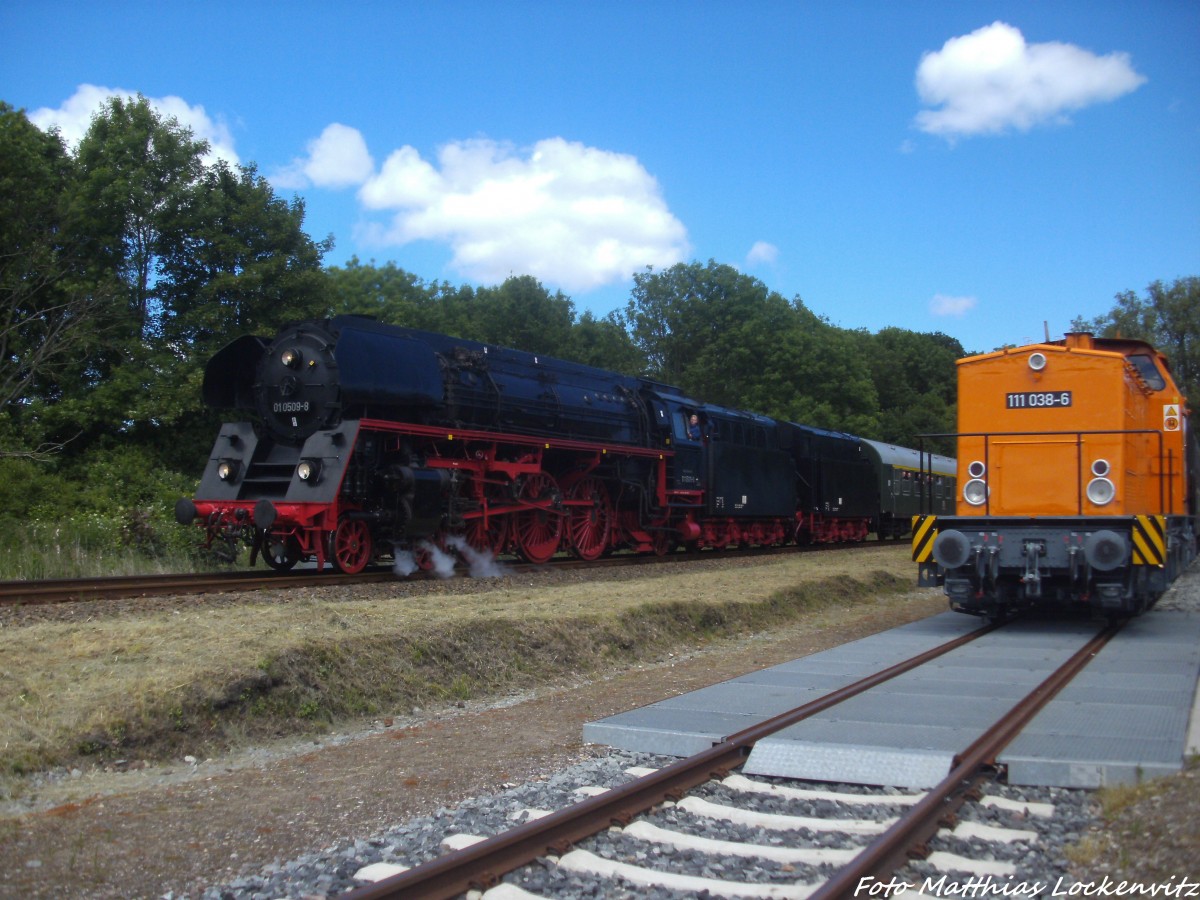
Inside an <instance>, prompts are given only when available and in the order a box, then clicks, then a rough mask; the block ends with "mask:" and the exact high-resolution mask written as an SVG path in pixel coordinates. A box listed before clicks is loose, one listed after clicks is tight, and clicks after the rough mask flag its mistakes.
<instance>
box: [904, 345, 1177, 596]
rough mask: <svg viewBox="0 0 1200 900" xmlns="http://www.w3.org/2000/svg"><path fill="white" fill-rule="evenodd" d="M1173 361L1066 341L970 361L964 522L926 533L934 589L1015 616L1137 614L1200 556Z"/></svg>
mask: <svg viewBox="0 0 1200 900" xmlns="http://www.w3.org/2000/svg"><path fill="white" fill-rule="evenodd" d="M1189 421H1190V419H1189V411H1188V408H1187V401H1186V400H1185V398H1184V397H1183V396H1182V394H1181V393H1180V390H1179V387H1178V386H1177V385H1176V383H1175V381H1174V380H1173V379H1172V377H1171V370H1170V366H1169V364H1168V361H1167V358H1166V357H1165V356H1164V355H1163V354H1162V353H1160V352H1158V351H1156V350H1155V349H1154V348H1153V347H1151V346H1150V345H1149V344H1146V343H1144V342H1142V341H1135V340H1118V339H1104V338H1096V337H1093V336H1092V335H1090V334H1084V333H1079V334H1068V335H1066V337H1065V339H1064V340H1062V341H1057V342H1052V343H1044V344H1034V345H1030V346H1026V347H1016V348H1012V349H1008V350H1002V351H997V352H995V353H988V354H983V355H980V356H971V357H966V358H964V359H960V360H959V361H958V432H959V433H958V434H957V435H956V437H957V442H958V458H959V459H960V460H966V461H967V463H966V467H967V468H966V472H967V477H966V480H965V482H964V483H963V484H962V493H961V495H960V496H959V498H958V502H957V510H956V512H955V514H954V515H949V516H940V517H927V518H922V519H920V520H919V521H918V522H917V523H916V527H915V529H914V534H913V558H914V560H915V561H916V562H918V563H919V564H920V567H921V583H923V584H932V583H942V584H943V586H944V588H945V591H946V594H947V596H948V597H949V601H950V606H951V608H953V609H956V610H959V611H961V612H966V613H972V614H975V615H980V616H986V617H989V618H1003V617H1005V616H1007V615H1008V614H1010V613H1012V612H1014V611H1016V610H1018V609H1021V608H1024V607H1031V606H1043V605H1058V606H1076V607H1088V608H1093V609H1098V610H1100V611H1102V612H1104V613H1107V614H1110V615H1131V614H1137V613H1140V612H1142V611H1143V610H1145V609H1147V608H1149V607H1150V606H1151V605H1153V604H1154V602H1155V601H1156V600H1157V599H1158V598H1159V596H1160V595H1161V594H1162V593H1163V592H1164V591H1165V590H1166V588H1167V586H1168V585H1169V584H1170V583H1171V581H1173V580H1174V578H1175V577H1176V576H1177V575H1178V574H1179V573H1180V572H1182V571H1183V569H1184V568H1186V567H1187V565H1188V564H1189V563H1190V562H1191V560H1192V559H1193V558H1194V557H1195V555H1196V549H1197V548H1196V535H1197V531H1198V530H1200V516H1198V513H1200V441H1197V435H1196V433H1195V431H1194V430H1193V429H1192V428H1190V427H1189Z"/></svg>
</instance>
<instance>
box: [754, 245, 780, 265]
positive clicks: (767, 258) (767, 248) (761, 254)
mask: <svg viewBox="0 0 1200 900" xmlns="http://www.w3.org/2000/svg"><path fill="white" fill-rule="evenodd" d="M778 258H779V248H778V247H776V246H775V245H774V244H768V243H767V242H766V241H755V242H754V246H753V247H751V248H750V252H749V253H747V254H746V264H747V265H750V266H756V265H759V264H763V263H765V264H768V265H769V264H770V263H773V262H775V260H777V259H778Z"/></svg>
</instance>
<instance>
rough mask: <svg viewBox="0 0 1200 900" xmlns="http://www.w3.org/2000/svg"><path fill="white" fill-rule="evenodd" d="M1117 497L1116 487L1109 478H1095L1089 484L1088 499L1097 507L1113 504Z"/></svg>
mask: <svg viewBox="0 0 1200 900" xmlns="http://www.w3.org/2000/svg"><path fill="white" fill-rule="evenodd" d="M1115 496H1117V489H1116V486H1115V485H1113V483H1112V482H1111V481H1109V480H1108V479H1107V478H1093V479H1092V480H1091V481H1089V482H1088V486H1087V498H1088V499H1089V500H1090V501H1092V503H1094V504H1096V506H1103V505H1104V504H1106V503H1111V502H1112V498H1113V497H1115Z"/></svg>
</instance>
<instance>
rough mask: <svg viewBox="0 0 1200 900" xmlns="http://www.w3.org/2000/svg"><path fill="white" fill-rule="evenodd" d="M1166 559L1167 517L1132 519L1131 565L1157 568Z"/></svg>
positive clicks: (1135, 517)
mask: <svg viewBox="0 0 1200 900" xmlns="http://www.w3.org/2000/svg"><path fill="white" fill-rule="evenodd" d="M1166 559H1167V517H1166V516H1134V517H1133V564H1134V565H1135V566H1158V567H1159V568H1160V569H1161V568H1162V567H1163V564H1164V563H1165V562H1166Z"/></svg>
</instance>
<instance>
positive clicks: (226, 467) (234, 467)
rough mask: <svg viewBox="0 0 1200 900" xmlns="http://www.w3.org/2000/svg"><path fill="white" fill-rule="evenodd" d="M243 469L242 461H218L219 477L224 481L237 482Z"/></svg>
mask: <svg viewBox="0 0 1200 900" xmlns="http://www.w3.org/2000/svg"><path fill="white" fill-rule="evenodd" d="M241 469H242V464H241V461H239V460H236V459H222V460H218V461H217V477H218V478H220V479H221V480H222V481H231V482H232V481H237V477H238V472H240V471H241Z"/></svg>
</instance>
